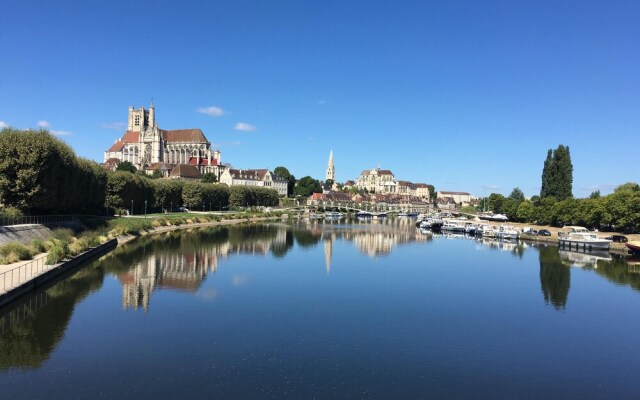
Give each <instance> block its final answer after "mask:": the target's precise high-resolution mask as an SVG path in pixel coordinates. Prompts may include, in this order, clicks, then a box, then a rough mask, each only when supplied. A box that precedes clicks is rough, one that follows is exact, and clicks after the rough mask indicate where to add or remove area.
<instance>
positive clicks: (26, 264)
mask: <svg viewBox="0 0 640 400" xmlns="http://www.w3.org/2000/svg"><path fill="white" fill-rule="evenodd" d="M46 261H47V253H40V254H37V255H35V256H34V257H33V260H26V261H19V262H17V263H13V264H7V265H0V294H3V293H6V292H8V291H9V290H11V289H13V288H15V287H18V286H20V285H22V284H23V283H25V282H28V281H30V280H31V279H33V278H35V277H37V276H39V275H42V274H43V273H45V272H47V271H49V270H50V269H52V268H55V267H56V266H57V265H46V264H45V263H46Z"/></svg>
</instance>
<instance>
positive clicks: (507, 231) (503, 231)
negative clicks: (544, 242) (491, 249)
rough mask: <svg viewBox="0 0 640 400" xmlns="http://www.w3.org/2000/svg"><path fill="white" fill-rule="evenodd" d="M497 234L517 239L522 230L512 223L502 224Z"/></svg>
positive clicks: (500, 236) (507, 238)
mask: <svg viewBox="0 0 640 400" xmlns="http://www.w3.org/2000/svg"><path fill="white" fill-rule="evenodd" d="M496 235H497V236H498V238H500V239H506V240H517V239H518V236H519V235H520V232H519V231H518V230H517V229H516V228H515V227H514V226H512V225H500V226H499V227H498V231H497V232H496Z"/></svg>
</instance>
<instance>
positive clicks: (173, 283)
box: [118, 225, 431, 310]
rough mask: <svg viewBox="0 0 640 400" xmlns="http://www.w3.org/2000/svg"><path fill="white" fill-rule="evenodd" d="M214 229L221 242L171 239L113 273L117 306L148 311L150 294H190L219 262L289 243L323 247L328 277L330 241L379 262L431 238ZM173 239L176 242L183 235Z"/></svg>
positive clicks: (351, 229)
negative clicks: (160, 291)
mask: <svg viewBox="0 0 640 400" xmlns="http://www.w3.org/2000/svg"><path fill="white" fill-rule="evenodd" d="M219 229H221V230H224V231H226V233H227V234H226V235H223V237H224V240H218V241H216V240H214V241H206V240H203V241H202V242H200V243H199V244H198V245H197V246H193V244H192V243H191V242H189V241H185V244H186V243H189V244H190V245H188V246H187V245H184V246H183V245H181V243H182V242H181V241H180V240H179V239H175V238H174V239H172V240H171V243H170V245H168V246H167V247H166V248H164V247H163V246H155V248H154V250H153V251H150V252H146V253H145V254H141V257H137V258H138V261H137V262H135V263H134V265H133V267H132V268H129V269H128V270H127V271H126V272H122V273H119V274H118V280H119V281H120V283H121V285H122V307H123V308H124V309H129V308H131V309H139V308H142V309H144V310H148V309H149V302H150V297H151V294H152V292H153V291H154V290H155V289H171V290H178V291H185V292H191V293H195V292H197V291H198V289H199V288H200V286H201V285H202V282H203V281H204V280H205V278H206V276H207V273H208V272H213V273H215V272H216V271H217V270H218V263H219V262H220V261H221V260H225V259H227V258H228V257H230V256H232V255H240V254H245V255H260V256H265V255H268V254H269V253H272V254H274V255H275V256H284V255H285V254H286V252H287V251H288V249H290V248H291V247H293V244H294V242H295V243H297V244H298V245H299V246H302V247H315V246H317V245H319V244H320V242H322V245H323V248H324V259H325V260H324V261H325V269H326V273H327V274H330V273H331V262H332V258H333V243H334V241H338V240H344V241H347V242H352V243H353V244H354V245H355V246H356V248H357V249H358V250H359V251H360V252H361V253H362V254H366V255H368V256H370V257H378V256H383V255H386V254H389V253H390V252H391V251H392V250H393V248H394V247H395V246H398V245H401V244H404V243H409V242H416V241H427V240H430V239H431V237H430V236H426V235H422V234H420V233H419V232H417V231H416V230H415V229H413V227H411V226H408V225H407V226H397V225H369V226H367V229H362V227H361V226H350V225H325V226H313V227H311V229H309V227H308V226H304V227H297V226H287V225H277V226H268V225H265V226H262V227H252V228H251V229H247V228H246V227H245V228H243V227H229V228H219ZM234 231H242V235H235V234H234ZM173 235H174V236H176V237H178V238H179V237H181V236H183V235H188V233H186V232H179V233H174V234H173ZM236 237H237V238H238V239H236ZM165 240H166V239H165ZM161 241H162V240H161ZM175 242H177V243H175Z"/></svg>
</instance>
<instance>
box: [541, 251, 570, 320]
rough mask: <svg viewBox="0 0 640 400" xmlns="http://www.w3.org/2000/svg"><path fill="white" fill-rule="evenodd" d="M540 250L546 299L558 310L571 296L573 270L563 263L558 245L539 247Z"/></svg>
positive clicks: (543, 289)
mask: <svg viewBox="0 0 640 400" xmlns="http://www.w3.org/2000/svg"><path fill="white" fill-rule="evenodd" d="M538 251H539V252H540V253H539V258H540V286H541V287H542V293H543V295H544V301H545V302H546V303H547V304H551V305H553V307H554V308H555V309H557V310H563V309H564V308H565V307H566V305H567V298H568V297H569V287H570V286H571V284H570V281H571V270H570V269H569V268H567V267H566V266H565V265H564V264H563V263H562V260H561V259H560V255H559V254H558V249H557V248H556V247H551V246H549V247H539V248H538Z"/></svg>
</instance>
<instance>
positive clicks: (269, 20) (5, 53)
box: [0, 0, 640, 197]
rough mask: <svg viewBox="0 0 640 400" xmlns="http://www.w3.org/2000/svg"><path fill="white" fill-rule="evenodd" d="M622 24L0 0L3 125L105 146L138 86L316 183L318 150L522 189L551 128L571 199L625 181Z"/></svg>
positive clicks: (561, 4) (350, 164)
mask: <svg viewBox="0 0 640 400" xmlns="http://www.w3.org/2000/svg"><path fill="white" fill-rule="evenodd" d="M638 21H640V2H638V1H557V0H548V1H545V0H537V1H437V2H428V1H415V2H413V1H388V2H387V1H371V0H369V1H320V2H307V1H238V0H234V1H202V2H184V4H182V3H181V2H175V1H153V2H152V1H108V2H102V1H100V2H97V1H96V2H92V1H87V2H79V1H55V2H43V1H31V0H19V1H14V0H4V1H3V6H2V12H1V13H0V26H2V29H1V30H0V55H1V59H2V62H0V93H1V95H0V121H1V122H0V125H10V126H13V127H15V128H29V127H33V128H37V127H38V124H40V125H42V126H47V127H48V129H50V130H52V131H53V132H54V133H56V134H58V135H59V136H60V137H61V138H62V139H63V140H65V141H66V142H67V143H69V144H70V145H71V146H72V147H73V148H74V149H75V151H76V152H77V153H78V154H79V155H81V156H84V157H87V158H90V159H94V160H96V161H99V162H101V161H102V157H103V152H104V150H106V149H107V148H108V147H109V146H110V145H111V144H112V143H113V141H114V140H115V139H116V138H117V137H119V136H121V135H122V133H123V131H124V126H123V125H124V123H125V122H126V117H127V108H128V106H130V105H134V106H135V107H139V106H141V105H143V106H148V105H149V103H150V101H151V99H152V98H153V101H154V103H155V107H156V115H157V120H158V123H159V125H160V127H162V128H164V129H180V128H201V129H202V130H203V131H204V132H205V134H206V135H207V137H208V138H209V140H210V141H211V142H213V143H214V146H215V147H216V148H219V149H220V150H221V151H222V158H223V162H229V163H231V164H232V165H233V166H234V167H236V168H264V167H268V168H271V169H273V168H275V167H276V166H279V165H284V166H286V167H287V168H288V169H289V170H290V171H291V172H292V173H293V174H294V175H296V176H297V177H302V176H305V175H311V176H313V177H315V178H321V179H323V178H324V173H325V169H326V165H327V160H328V156H329V151H330V150H333V152H334V157H335V163H336V175H337V179H338V180H339V181H345V180H347V179H355V178H356V177H357V176H358V175H359V173H360V171H361V170H363V169H369V168H374V167H376V166H380V167H381V168H384V169H390V170H392V171H393V172H394V174H395V175H396V178H398V179H402V180H411V181H414V182H425V183H431V184H434V185H435V186H436V188H437V189H439V190H460V191H469V192H471V193H473V194H476V195H480V196H482V195H487V194H489V193H491V192H498V193H503V194H505V195H508V194H509V193H510V191H511V190H512V189H513V188H514V187H516V186H518V187H520V188H521V189H522V190H523V191H524V192H525V194H526V195H529V196H530V195H534V194H537V193H538V192H539V186H540V174H541V170H542V165H543V162H544V159H545V157H546V152H547V150H548V149H549V148H555V147H557V145H558V144H565V145H568V146H569V147H570V149H571V156H572V160H573V166H574V195H575V196H576V197H584V196H588V195H589V193H590V192H591V191H592V190H594V189H597V188H599V189H600V190H601V191H602V192H603V193H608V192H610V191H611V190H612V188H613V187H615V186H616V185H618V184H621V183H624V182H628V181H634V182H638V181H640V176H639V173H640V167H639V165H638V159H639V157H638V155H637V154H638V150H637V148H638V146H637V144H638V140H640V23H638ZM199 110H200V111H207V110H209V112H208V113H202V112H199ZM220 110H221V112H220ZM238 128H240V129H238Z"/></svg>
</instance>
